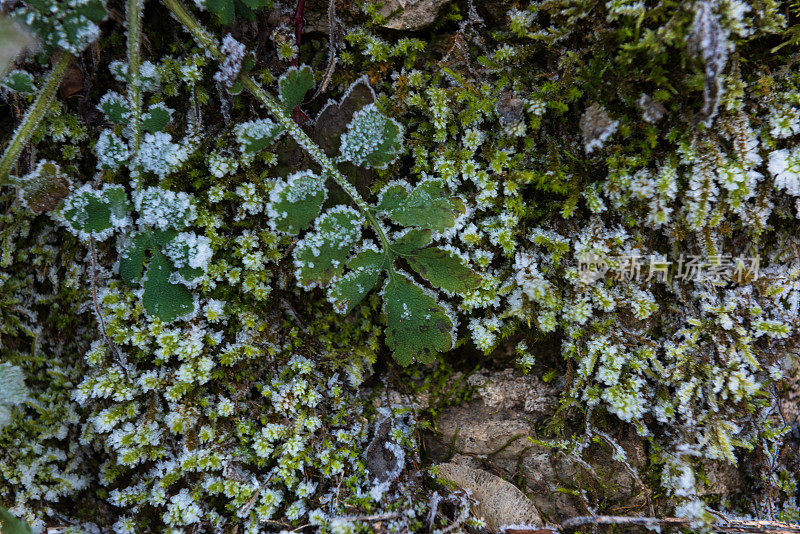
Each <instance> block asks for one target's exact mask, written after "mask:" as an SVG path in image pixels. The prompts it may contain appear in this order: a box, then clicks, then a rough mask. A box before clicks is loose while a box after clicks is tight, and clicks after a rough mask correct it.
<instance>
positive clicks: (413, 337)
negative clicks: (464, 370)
mask: <svg viewBox="0 0 800 534" xmlns="http://www.w3.org/2000/svg"><path fill="white" fill-rule="evenodd" d="M383 301H384V312H385V313H386V344H387V345H389V348H391V349H392V351H394V358H395V360H397V362H398V363H399V364H400V365H404V366H405V365H409V364H411V362H413V361H414V360H417V361H419V362H422V363H431V362H432V361H433V360H434V358H435V357H436V353H438V352H444V351H446V350H450V349H451V348H453V343H454V340H453V334H452V330H453V321H452V319H451V318H450V317H449V316H448V314H447V312H446V311H445V310H444V308H442V306H440V305H439V304H438V303H437V302H436V300H434V298H433V297H431V296H430V295H428V294H426V293H425V291H423V289H422V288H421V287H419V286H418V285H417V284H415V283H414V282H412V281H411V280H409V279H408V278H406V277H405V276H403V275H402V274H399V273H395V274H394V275H393V276H391V277H390V278H389V280H388V282H387V283H386V287H385V289H384V292H383Z"/></svg>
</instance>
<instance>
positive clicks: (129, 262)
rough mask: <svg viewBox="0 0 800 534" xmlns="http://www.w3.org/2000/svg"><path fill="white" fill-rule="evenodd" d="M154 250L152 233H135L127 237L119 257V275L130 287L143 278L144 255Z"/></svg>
mask: <svg viewBox="0 0 800 534" xmlns="http://www.w3.org/2000/svg"><path fill="white" fill-rule="evenodd" d="M149 248H152V235H151V233H150V232H134V233H132V234H129V235H128V236H125V238H124V242H123V244H122V247H121V249H122V250H121V252H120V255H119V275H120V276H121V277H122V279H123V280H124V281H125V283H126V284H128V285H133V284H135V283H136V282H138V281H139V280H140V279H141V278H142V273H143V272H144V255H145V252H147V250H148V249H149Z"/></svg>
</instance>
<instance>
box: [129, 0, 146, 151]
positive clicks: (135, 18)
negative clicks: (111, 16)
mask: <svg viewBox="0 0 800 534" xmlns="http://www.w3.org/2000/svg"><path fill="white" fill-rule="evenodd" d="M142 9H143V5H142V0H128V1H127V3H126V7H125V15H126V18H127V22H128V99H129V100H130V103H131V130H132V131H133V149H134V152H138V151H139V145H140V144H141V141H142V83H141V79H140V77H139V65H140V64H141V55H140V51H139V47H140V44H139V43H140V41H141V33H142Z"/></svg>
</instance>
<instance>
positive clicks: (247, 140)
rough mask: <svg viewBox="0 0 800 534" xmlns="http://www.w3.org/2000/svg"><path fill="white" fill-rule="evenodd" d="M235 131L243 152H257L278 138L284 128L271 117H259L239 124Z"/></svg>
mask: <svg viewBox="0 0 800 534" xmlns="http://www.w3.org/2000/svg"><path fill="white" fill-rule="evenodd" d="M234 132H235V134H236V140H237V141H238V142H239V149H240V150H241V151H242V153H244V154H256V153H257V152H260V151H261V150H264V149H265V148H267V147H268V146H269V145H271V144H272V143H273V142H274V141H275V140H276V139H278V137H280V135H281V133H282V132H283V130H282V128H281V127H280V126H279V125H278V124H276V123H274V122H272V121H271V120H269V119H258V120H254V121H248V122H243V123H242V124H237V125H236V128H234Z"/></svg>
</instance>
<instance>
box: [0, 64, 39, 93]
mask: <svg viewBox="0 0 800 534" xmlns="http://www.w3.org/2000/svg"><path fill="white" fill-rule="evenodd" d="M0 85H2V86H3V87H5V88H6V89H9V90H11V91H14V92H16V93H23V94H28V95H32V94H33V93H35V92H36V85H35V84H34V83H33V76H31V75H30V73H28V72H25V71H24V70H12V71H11V72H9V73H8V75H7V76H6V77H5V79H3V81H2V82H0Z"/></svg>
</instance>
